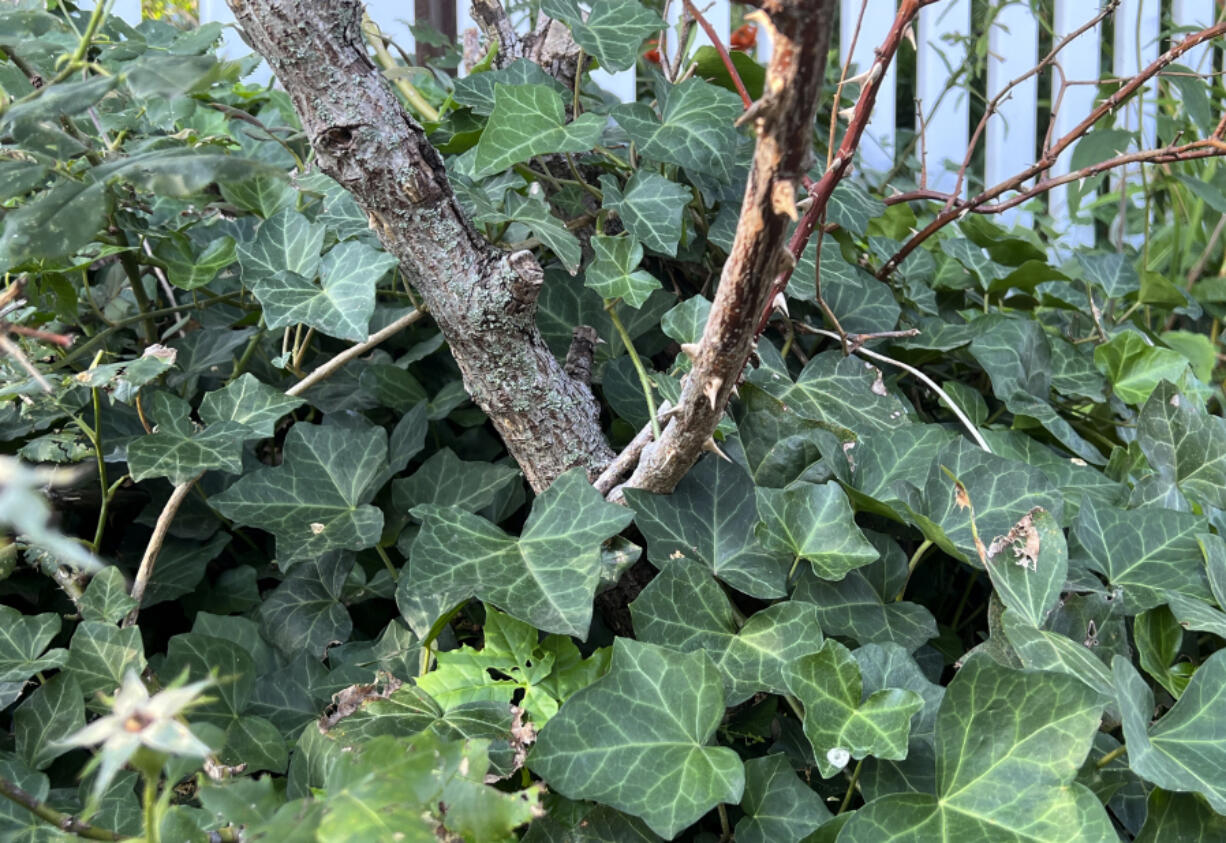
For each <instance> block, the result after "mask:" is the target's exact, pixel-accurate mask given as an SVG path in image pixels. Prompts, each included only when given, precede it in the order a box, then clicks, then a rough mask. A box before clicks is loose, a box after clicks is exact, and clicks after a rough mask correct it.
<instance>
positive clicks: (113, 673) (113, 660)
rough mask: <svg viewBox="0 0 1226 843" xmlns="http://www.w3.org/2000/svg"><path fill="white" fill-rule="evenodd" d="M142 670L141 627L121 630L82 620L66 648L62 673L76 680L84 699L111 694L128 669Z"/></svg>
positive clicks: (143, 667)
mask: <svg viewBox="0 0 1226 843" xmlns="http://www.w3.org/2000/svg"><path fill="white" fill-rule="evenodd" d="M144 669H145V647H144V644H143V643H142V642H141V637H140V628H139V627H135V626H129V627H125V628H124V629H120V628H119V627H117V626H115V625H114V624H110V623H103V622H101V621H82V622H81V623H80V624H79V625H78V626H77V629H76V631H75V632H74V633H73V634H72V642H71V643H70V644H69V645H68V661H67V662H66V663H65V664H64V672H65V673H67V674H68V675H69V676H71V677H72V678H73V679H74V680H76V683H77V685H78V686H79V687H80V689H81V693H83V694H84V695H85V696H86V698H87V699H89V700H91V701H92V700H93V699H94V698H95V697H96V696H97V695H98V694H100V693H101V694H113V693H114V692H115V689H116V688H118V687H119V686H120V685H122V684H123V676H124V674H125V673H127V672H128V670H135V671H136V672H137V673H140V671H142V670H144Z"/></svg>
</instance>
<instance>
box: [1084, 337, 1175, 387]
mask: <svg viewBox="0 0 1226 843" xmlns="http://www.w3.org/2000/svg"><path fill="white" fill-rule="evenodd" d="M1094 365H1095V366H1097V367H1098V370H1099V371H1100V372H1102V373H1103V374H1104V375H1106V376H1107V379H1108V380H1109V381H1110V382H1111V388H1112V390H1113V391H1114V392H1115V394H1116V395H1117V396H1118V397H1119V398H1120V400H1121V401H1124V402H1126V403H1128V404H1143V403H1145V401H1146V400H1147V399H1148V398H1149V396H1150V393H1152V392H1153V391H1154V389H1156V388H1157V386H1158V384H1160V383H1161V382H1162V381H1164V380H1165V381H1171V382H1172V383H1174V382H1177V381H1178V380H1179V379H1180V378H1181V377H1182V376H1183V374H1184V372H1186V371H1187V370H1188V361H1187V359H1186V358H1184V356H1183V355H1182V354H1180V353H1179V352H1177V351H1171V350H1170V349H1169V348H1158V347H1157V346H1154V345H1152V344H1150V343H1148V342H1146V341H1145V339H1144V338H1143V337H1142V336H1141V335H1140V334H1138V333H1137V332H1136V331H1122V332H1121V333H1119V334H1116V335H1115V336H1114V337H1112V338H1111V340H1110V341H1109V342H1105V343H1103V344H1102V345H1100V346H1098V347H1097V348H1095V349H1094Z"/></svg>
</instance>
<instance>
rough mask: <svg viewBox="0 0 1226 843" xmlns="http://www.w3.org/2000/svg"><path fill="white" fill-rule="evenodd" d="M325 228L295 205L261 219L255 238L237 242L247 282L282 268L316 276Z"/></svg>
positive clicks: (307, 276) (303, 275) (271, 275)
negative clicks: (308, 217)
mask: <svg viewBox="0 0 1226 843" xmlns="http://www.w3.org/2000/svg"><path fill="white" fill-rule="evenodd" d="M326 232H327V226H324V225H321V224H319V223H312V222H311V221H310V220H308V219H307V218H306V217H305V216H304V215H302V214H300V213H298V212H297V211H295V210H293V209H292V208H285V209H283V210H281V211H278V212H277V213H276V214H273V215H272V216H271V217H269V218H268V219H266V220H264V222H262V223H260V227H259V228H257V229H256V231H255V239H254V240H252V241H251V242H250V243H241V244H239V246H238V259H239V262H240V263H241V264H242V266H243V281H244V283H246V284H247V285H248V286H253V285H255V284H256V282H258V281H262V280H264V279H267V278H272V277H273V276H275V275H277V274H278V273H280V272H290V273H293V274H294V275H301V276H302V277H304V278H308V279H310V278H314V277H315V273H316V271H317V270H318V269H319V253H320V252H321V251H322V250H323V245H324V234H325V233H326ZM362 339H366V338H365V337H363V338H362Z"/></svg>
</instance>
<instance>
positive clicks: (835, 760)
mask: <svg viewBox="0 0 1226 843" xmlns="http://www.w3.org/2000/svg"><path fill="white" fill-rule="evenodd" d="M826 760H827V761H829V762H830V766H832V767H838V768H839V769H840V770H841V769H843V768H844V767H846V766H847V763H848V762H849V761H851V753H850V752H848V751H847V750H845V749H843V747H841V746H836V747H834V748H832V749H829V750H827V751H826Z"/></svg>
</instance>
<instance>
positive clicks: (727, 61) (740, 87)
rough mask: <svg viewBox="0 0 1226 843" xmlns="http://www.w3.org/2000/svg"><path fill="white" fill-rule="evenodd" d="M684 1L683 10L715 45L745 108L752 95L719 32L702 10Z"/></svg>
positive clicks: (688, 0)
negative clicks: (703, 14) (720, 38)
mask: <svg viewBox="0 0 1226 843" xmlns="http://www.w3.org/2000/svg"><path fill="white" fill-rule="evenodd" d="M682 2H683V3H685V10H686V11H687V12H689V13H690V14H691V15H693V17H694V20H696V21H698V25H699V26H701V27H702V31H703V32H705V33H707V38H709V39H711V43H712V44H714V45H715V51H716V52H717V53H719V57H720V59H721V60H722V61H723V63H724V68H725V69H726V70H727V71H728V75H729V76H731V77H732V84H734V85H736V90H737V93H738V94H740V95H741V102H743V103H744V104H745V107H746V108H749V106H751V105H753V97H751V96H749V91H747V90H746V89H745V83H744V82H742V81H741V74H740V73H738V72H737V69H736V65H734V64H733V63H732V56H730V55H728V48H727V47H725V46H724V44H723V42H722V41H720V40H719V33H718V32H716V31H715V27H713V26H711V24H710V23H708V22H707V19H706V18H705V17H703V16H702V12H700V11H698V7H697V6H695V5H694V4H693V3H691V2H690V0H682Z"/></svg>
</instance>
